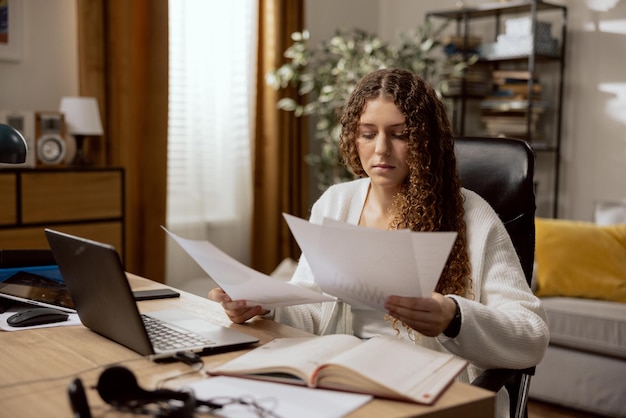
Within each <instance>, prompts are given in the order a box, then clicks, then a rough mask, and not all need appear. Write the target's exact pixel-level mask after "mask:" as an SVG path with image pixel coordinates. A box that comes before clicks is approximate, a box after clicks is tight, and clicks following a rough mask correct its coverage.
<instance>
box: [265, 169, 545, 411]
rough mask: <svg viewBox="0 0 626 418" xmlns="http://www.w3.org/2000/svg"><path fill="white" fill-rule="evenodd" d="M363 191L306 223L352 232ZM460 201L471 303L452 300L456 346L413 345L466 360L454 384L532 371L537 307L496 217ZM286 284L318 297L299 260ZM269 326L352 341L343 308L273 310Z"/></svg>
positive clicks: (504, 407) (539, 337)
mask: <svg viewBox="0 0 626 418" xmlns="http://www.w3.org/2000/svg"><path fill="white" fill-rule="evenodd" d="M369 184H370V181H369V178H363V179H359V180H355V181H351V182H348V183H341V184H337V185H334V186H332V187H330V188H329V189H328V190H327V191H326V192H325V193H324V194H323V195H322V196H321V197H320V198H319V200H318V201H317V202H316V203H315V204H314V205H313V209H312V212H311V217H310V221H311V222H314V223H321V222H322V220H323V218H325V217H327V218H332V219H336V220H340V221H344V222H348V223H351V224H355V225H356V224H358V221H359V217H360V215H361V211H362V209H363V205H364V203H365V198H366V196H367V191H368V188H369ZM463 195H464V196H465V203H464V207H465V222H466V224H467V241H468V246H467V248H468V252H469V258H470V263H471V276H472V294H473V295H472V296H471V297H470V298H468V299H466V298H462V297H458V296H450V297H454V298H455V299H456V301H457V302H458V304H459V307H460V310H461V316H462V324H461V331H460V332H459V334H458V335H457V336H456V337H455V338H448V337H446V336H444V335H443V334H441V335H439V336H438V337H436V338H429V337H425V336H420V337H419V339H418V341H417V344H420V345H423V346H426V347H429V348H431V349H434V350H438V351H444V352H451V353H453V354H455V355H458V356H459V357H463V358H465V359H467V360H469V362H470V366H469V367H468V368H467V370H466V371H465V372H463V373H462V374H461V375H460V376H459V380H460V381H463V382H471V381H472V380H474V379H475V378H476V377H477V376H478V375H479V374H480V373H481V372H482V371H483V370H484V369H490V368H511V369H523V368H526V367H531V366H534V365H536V364H537V363H539V361H540V360H541V358H542V357H543V354H544V351H545V349H546V347H547V345H548V340H549V334H548V327H547V323H546V314H545V311H544V309H543V307H542V304H541V301H540V300H539V299H538V298H537V297H535V296H534V295H533V293H532V292H531V290H530V288H529V286H528V284H527V282H526V279H525V277H524V273H523V271H522V268H521V265H520V263H519V260H518V258H517V255H516V252H515V249H514V247H513V244H512V243H511V240H510V238H509V235H508V234H507V232H506V229H505V228H504V225H503V224H502V222H501V221H500V219H499V218H498V215H497V214H496V213H495V212H494V211H493V209H492V208H491V206H489V204H488V203H487V202H485V201H484V200H483V199H482V198H481V197H480V196H478V195H477V194H476V193H474V192H472V191H469V190H466V189H463ZM291 283H295V284H298V285H301V286H305V287H308V288H312V289H317V290H318V291H321V290H320V289H319V287H318V286H317V285H316V284H315V281H314V278H313V273H312V272H311V269H310V267H309V265H308V263H307V261H306V258H305V257H304V256H302V257H301V258H300V261H299V263H298V267H297V268H296V271H295V273H294V276H293V277H292V279H291ZM274 319H275V320H277V321H279V322H281V323H285V324H288V325H292V326H295V327H297V328H300V329H304V330H306V331H309V332H312V333H315V334H319V335H324V334H334V333H346V334H353V329H352V312H351V309H350V306H348V305H346V304H344V303H342V302H326V303H318V304H308V305H299V306H291V307H285V308H279V309H277V310H276V311H275V312H274ZM508 405H509V402H508V394H507V393H506V391H505V390H501V391H500V392H499V393H498V397H497V401H496V410H497V413H496V416H497V417H499V418H500V417H508V416H509V406H508Z"/></svg>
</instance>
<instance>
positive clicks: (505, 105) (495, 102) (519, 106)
mask: <svg viewBox="0 0 626 418" xmlns="http://www.w3.org/2000/svg"><path fill="white" fill-rule="evenodd" d="M528 106H529V102H528V99H527V98H511V97H502V98H497V97H494V96H489V97H488V98H487V99H486V100H483V101H481V102H480V108H481V110H490V111H498V112H520V111H523V112H527V111H528ZM548 107H549V104H548V102H546V101H543V100H533V101H532V112H534V113H543V112H544V111H545V110H546V109H548Z"/></svg>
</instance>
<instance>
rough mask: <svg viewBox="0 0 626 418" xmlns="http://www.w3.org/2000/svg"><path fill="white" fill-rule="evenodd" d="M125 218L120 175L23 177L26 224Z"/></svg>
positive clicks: (59, 173) (114, 173) (34, 174)
mask: <svg viewBox="0 0 626 418" xmlns="http://www.w3.org/2000/svg"><path fill="white" fill-rule="evenodd" d="M121 216H122V176H121V173H120V172H116V171H94V172H85V171H76V172H58V173H57V172H47V173H23V174H22V222H23V223H44V222H61V221H80V220H88V219H109V218H118V217H121Z"/></svg>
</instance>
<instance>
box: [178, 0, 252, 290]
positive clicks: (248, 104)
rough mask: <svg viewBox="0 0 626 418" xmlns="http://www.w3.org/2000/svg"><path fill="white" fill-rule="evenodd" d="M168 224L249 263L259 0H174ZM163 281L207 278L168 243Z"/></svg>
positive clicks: (181, 233) (187, 257)
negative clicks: (209, 242)
mask: <svg viewBox="0 0 626 418" xmlns="http://www.w3.org/2000/svg"><path fill="white" fill-rule="evenodd" d="M169 6H170V8H169V16H170V17H169V19H170V27H169V31H170V35H169V36H170V42H169V48H170V49H169V54H170V58H169V71H170V82H169V131H168V167H167V168H168V204H167V211H168V213H167V227H168V229H170V230H171V231H173V232H175V233H177V234H180V235H182V236H184V237H186V238H191V239H199V240H209V241H211V242H212V243H213V244H215V245H217V246H218V247H220V248H221V249H222V250H223V251H225V252H227V253H229V254H230V255H231V256H233V257H235V258H236V259H238V260H239V261H241V262H243V263H245V264H249V258H250V257H249V247H250V244H249V241H250V240H249V237H250V214H251V208H252V189H251V187H252V186H251V177H252V168H251V154H252V153H251V143H252V142H251V138H252V134H253V132H254V127H253V121H254V92H255V84H254V83H255V71H256V24H257V23H256V22H257V19H256V16H257V1H256V0H229V1H215V0H170V2H169ZM166 269H167V270H166V280H167V282H168V283H169V284H172V285H174V286H181V287H183V288H184V286H182V283H183V282H185V281H188V280H190V279H194V278H197V277H202V276H206V274H205V273H204V272H202V270H200V269H199V267H198V266H197V265H195V263H194V262H193V261H192V260H191V258H189V256H187V255H186V254H185V253H184V252H182V250H181V249H180V248H179V247H178V246H177V244H176V243H175V242H173V240H172V239H169V238H168V240H167V263H166Z"/></svg>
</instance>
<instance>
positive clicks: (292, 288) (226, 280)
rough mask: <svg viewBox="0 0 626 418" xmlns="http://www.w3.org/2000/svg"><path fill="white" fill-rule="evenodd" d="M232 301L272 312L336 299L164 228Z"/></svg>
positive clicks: (208, 244)
mask: <svg viewBox="0 0 626 418" xmlns="http://www.w3.org/2000/svg"><path fill="white" fill-rule="evenodd" d="M163 229H164V230H165V232H167V233H168V235H170V236H171V237H172V238H173V239H174V240H175V241H176V242H177V243H178V244H179V245H180V246H181V247H182V248H183V249H184V250H185V251H186V252H187V253H188V254H189V255H190V256H191V258H193V259H194V260H195V261H196V262H197V263H198V265H200V267H202V269H203V270H204V271H205V272H206V273H207V274H208V275H209V276H211V278H212V279H213V280H215V282H216V283H217V284H218V285H219V286H220V287H221V288H222V289H224V291H225V292H226V293H227V294H228V295H229V296H230V297H231V298H232V299H233V300H241V299H242V300H246V301H248V304H249V305H262V306H263V307H265V308H268V309H271V308H275V307H278V306H288V305H300V304H304V303H315V302H328V301H333V300H335V299H333V298H330V297H328V296H325V295H322V294H320V293H317V292H314V291H312V290H309V289H305V288H303V287H300V286H296V285H293V284H291V283H285V282H284V281H282V280H278V279H273V278H272V277H270V276H268V275H266V274H263V273H260V272H258V271H256V270H254V269H252V268H250V267H248V266H246V265H244V264H242V263H240V262H239V261H237V260H235V259H234V258H232V257H230V256H229V255H227V254H226V253H224V252H223V251H221V250H220V249H219V248H217V247H216V246H215V245H213V244H211V243H210V242H208V241H198V240H190V239H186V238H182V237H180V236H178V235H176V234H174V233H172V232H170V231H168V230H167V229H166V228H165V227H163Z"/></svg>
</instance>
